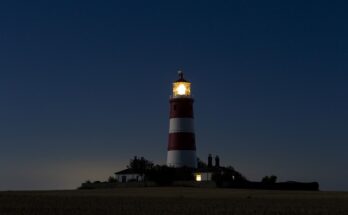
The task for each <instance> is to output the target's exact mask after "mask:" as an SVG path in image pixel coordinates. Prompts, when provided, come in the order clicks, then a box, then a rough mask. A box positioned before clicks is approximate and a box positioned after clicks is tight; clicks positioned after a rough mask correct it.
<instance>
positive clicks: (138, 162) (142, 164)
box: [127, 156, 153, 174]
mask: <svg viewBox="0 0 348 215" xmlns="http://www.w3.org/2000/svg"><path fill="white" fill-rule="evenodd" d="M127 167H128V168H130V169H132V170H134V171H135V172H138V173H141V174H144V173H145V171H146V170H149V169H151V168H152V167H153V163H152V162H151V161H149V160H146V159H145V158H144V157H140V159H139V158H137V156H135V157H134V158H133V159H131V160H130V161H129V165H128V166H127Z"/></svg>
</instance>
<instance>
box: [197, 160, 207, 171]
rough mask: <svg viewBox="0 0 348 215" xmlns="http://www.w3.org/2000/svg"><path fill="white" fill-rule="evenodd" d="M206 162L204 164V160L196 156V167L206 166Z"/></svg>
mask: <svg viewBox="0 0 348 215" xmlns="http://www.w3.org/2000/svg"><path fill="white" fill-rule="evenodd" d="M207 167H208V164H206V163H205V162H204V161H202V160H201V159H199V158H197V168H198V169H199V168H202V169H204V168H207Z"/></svg>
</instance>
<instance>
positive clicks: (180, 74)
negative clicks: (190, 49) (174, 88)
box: [178, 69, 184, 79]
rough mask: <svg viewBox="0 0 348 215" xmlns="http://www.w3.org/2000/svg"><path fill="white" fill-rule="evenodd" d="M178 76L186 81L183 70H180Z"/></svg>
mask: <svg viewBox="0 0 348 215" xmlns="http://www.w3.org/2000/svg"><path fill="white" fill-rule="evenodd" d="M178 75H179V78H180V79H184V72H183V71H182V70H181V69H179V70H178Z"/></svg>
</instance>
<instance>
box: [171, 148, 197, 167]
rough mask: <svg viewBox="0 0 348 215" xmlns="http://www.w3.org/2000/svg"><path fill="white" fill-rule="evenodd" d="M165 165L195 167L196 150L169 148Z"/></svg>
mask: <svg viewBox="0 0 348 215" xmlns="http://www.w3.org/2000/svg"><path fill="white" fill-rule="evenodd" d="M167 166H171V167H183V166H187V167H194V168H196V167H197V158H196V151H193V150H171V151H168V155H167Z"/></svg>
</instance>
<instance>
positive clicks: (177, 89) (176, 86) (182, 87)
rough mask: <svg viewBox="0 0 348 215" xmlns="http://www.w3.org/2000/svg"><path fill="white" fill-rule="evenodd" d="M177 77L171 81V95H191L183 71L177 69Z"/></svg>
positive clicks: (189, 84)
mask: <svg viewBox="0 0 348 215" xmlns="http://www.w3.org/2000/svg"><path fill="white" fill-rule="evenodd" d="M178 74H179V79H178V80H176V81H175V82H174V83H173V97H185V96H188V97H190V96H191V83H190V82H188V81H186V80H185V79H184V73H183V72H182V71H178Z"/></svg>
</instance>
